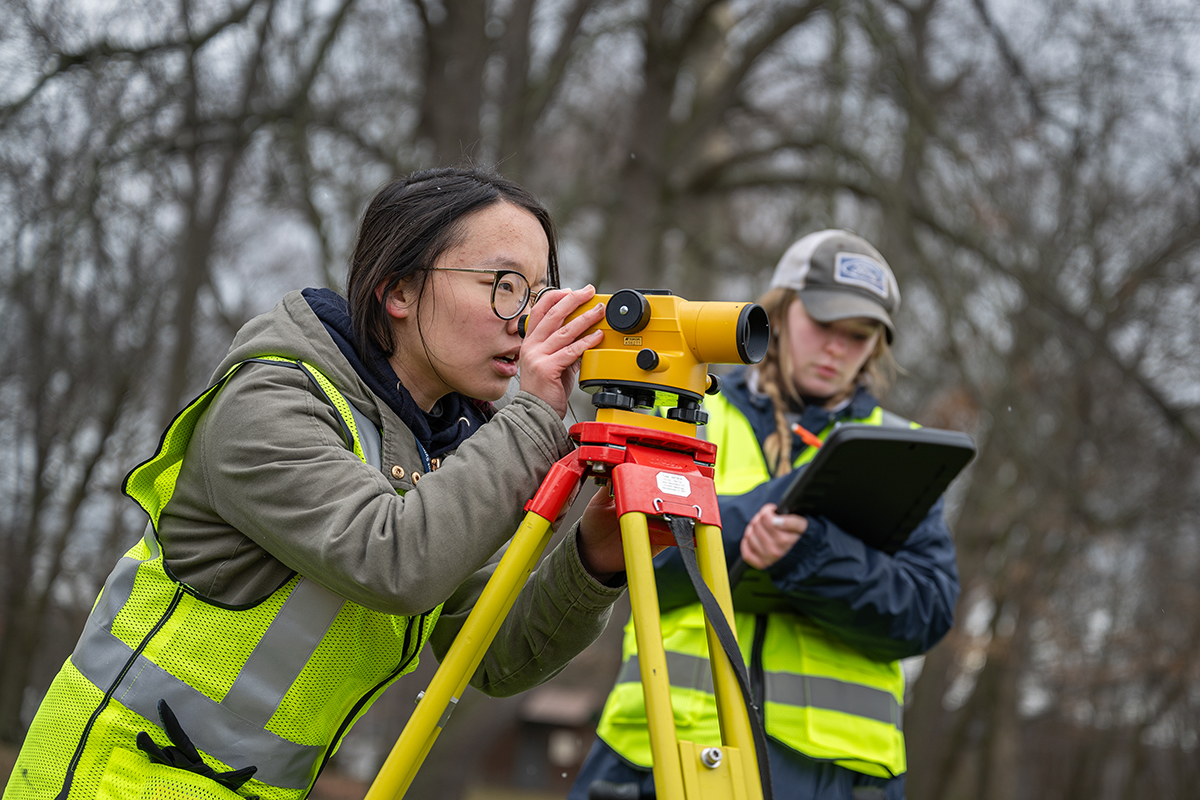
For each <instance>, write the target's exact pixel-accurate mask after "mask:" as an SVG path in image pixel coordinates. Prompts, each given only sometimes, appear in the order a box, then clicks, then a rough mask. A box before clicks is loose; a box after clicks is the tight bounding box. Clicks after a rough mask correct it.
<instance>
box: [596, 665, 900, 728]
mask: <svg viewBox="0 0 1200 800" xmlns="http://www.w3.org/2000/svg"><path fill="white" fill-rule="evenodd" d="M666 656H667V674H668V675H669V676H670V678H671V685H672V686H674V687H676V688H681V689H696V690H698V691H701V692H705V693H707V694H712V693H713V682H712V672H711V670H710V668H709V665H708V659H705V658H700V657H698V656H690V655H685V654H684V653H676V652H672V651H670V650H668V651H666ZM764 677H765V679H766V692H767V698H766V699H767V702H768V703H780V704H781V705H788V706H796V707H799V708H819V709H822V710H825V711H841V712H843V713H846V714H853V715H854V716H856V717H862V718H864V719H870V720H875V721H876V722H882V723H885V724H887V725H894V726H896V729H897V730H902V729H903V728H902V720H903V714H902V713H901V710H900V704H899V703H898V702H896V698H895V697H893V696H892V693H891V692H885V691H884V690H882V689H875V688H872V687H870V686H863V685H862V684H859V683H847V682H846V681H839V680H838V679H836V678H822V677H818V676H816V675H796V674H795V673H791V672H766V673H764ZM641 679H642V678H641V672H640V667H639V666H638V657H637V655H636V654H634V655H632V656H630V657H629V658H628V659H626V660H625V663H623V664H622V665H621V670H620V672H619V673H618V674H617V683H638V682H640V681H641Z"/></svg>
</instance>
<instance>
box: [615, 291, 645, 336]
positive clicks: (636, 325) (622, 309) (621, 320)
mask: <svg viewBox="0 0 1200 800" xmlns="http://www.w3.org/2000/svg"><path fill="white" fill-rule="evenodd" d="M604 321H605V322H607V323H608V326H609V327H610V328H612V329H613V330H614V331H617V332H619V333H637V332H638V331H640V330H641V329H642V328H644V327H646V325H647V324H648V323H649V322H650V301H648V300H647V299H646V297H645V295H643V294H642V293H641V292H638V291H635V290H633V289H622V290H621V291H619V292H617V293H615V294H614V295H613V296H612V297H610V298H608V305H607V306H606V307H605V309H604Z"/></svg>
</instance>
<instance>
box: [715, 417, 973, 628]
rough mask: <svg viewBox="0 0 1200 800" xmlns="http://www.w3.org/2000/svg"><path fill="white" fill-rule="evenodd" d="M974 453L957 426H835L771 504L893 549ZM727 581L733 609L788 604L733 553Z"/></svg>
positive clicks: (762, 611)
mask: <svg viewBox="0 0 1200 800" xmlns="http://www.w3.org/2000/svg"><path fill="white" fill-rule="evenodd" d="M974 457H975V442H974V441H973V440H972V439H971V437H970V436H968V435H967V434H965V433H959V432H958V431H946V430H939V429H936V428H912V429H910V428H883V427H880V426H878V425H861V424H854V423H851V424H846V425H842V426H841V427H839V428H837V429H836V430H834V432H833V433H832V434H830V435H829V437H828V438H827V439H826V440H825V444H823V445H822V446H821V449H820V450H818V451H817V455H816V456H815V457H814V458H813V460H812V461H811V462H809V464H808V466H807V467H805V468H804V469H803V470H801V471H800V472H799V473H797V475H796V479H795V480H794V481H793V482H792V483H791V485H790V486H789V487H788V489H787V491H786V492H785V493H784V496H783V499H782V500H781V501H780V502H779V509H780V510H781V511H783V512H785V513H790V514H801V515H804V516H810V517H815V516H821V517H826V518H827V519H829V520H830V521H832V522H833V523H834V524H835V525H837V526H838V527H839V528H841V529H842V530H844V531H846V532H847V533H849V534H851V535H852V536H856V537H858V538H859V539H862V540H863V541H864V542H866V543H867V544H868V545H870V546H871V547H874V548H876V549H878V550H882V551H884V552H885V553H889V554H890V553H895V552H896V551H897V550H899V549H900V547H901V546H903V544H904V541H905V540H906V539H907V538H908V535H909V534H910V533H912V532H913V529H914V528H916V527H917V525H919V524H921V520H923V519H925V516H926V515H927V514H928V513H929V509H930V508H932V507H933V504H934V503H936V502H937V499H938V498H939V497H941V496H942V494H943V493H944V492H945V491H946V488H947V487H948V486H949V485H950V482H951V481H952V480H954V478H955V477H956V476H957V475H958V473H959V472H961V471H962V469H963V467H965V466H966V465H967V464H968V463H970V461H971V459H972V458H974ZM729 582H730V584H731V586H732V588H733V606H734V608H735V609H737V610H738V611H745V612H749V613H752V614H767V613H770V612H773V611H789V610H791V609H790V606H789V605H788V603H787V601H786V599H785V598H784V596H783V595H782V594H780V593H779V590H778V589H776V588H775V585H774V584H773V583H771V579H770V578H769V577H767V574H766V573H765V572H760V571H759V570H756V569H751V568H749V567H748V565H747V564H746V563H745V562H744V561H742V560H741V557H740V556H739V557H737V558H736V559H734V563H732V564H731V565H730V571H729Z"/></svg>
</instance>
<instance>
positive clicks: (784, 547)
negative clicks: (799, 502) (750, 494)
mask: <svg viewBox="0 0 1200 800" xmlns="http://www.w3.org/2000/svg"><path fill="white" fill-rule="evenodd" d="M806 530H808V517H801V516H797V515H796V514H779V513H777V510H776V508H775V504H774V503H767V504H766V505H765V506H763V507H762V508H760V509H759V510H758V513H757V514H755V515H754V516H753V517H751V518H750V522H749V523H748V524H747V525H746V532H745V534H744V535H743V536H742V545H741V551H742V559H743V560H744V561H745V562H746V563H747V564H749V565H750V566H752V567H754V568H755V569H766V568H767V567H769V566H771V565H772V564H774V563H775V562H776V561H778V560H779V559H781V558H783V557H784V556H785V555H786V554H787V552H788V551H789V550H791V549H792V547H794V546H795V544H796V542H798V541H800V537H801V535H803V533H804V532H805V531H806Z"/></svg>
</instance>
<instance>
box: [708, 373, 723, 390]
mask: <svg viewBox="0 0 1200 800" xmlns="http://www.w3.org/2000/svg"><path fill="white" fill-rule="evenodd" d="M719 391H721V379H720V378H718V377H717V376H716V375H713V374H712V373H711V372H710V373H708V387H707V388H706V389H705V390H704V393H705V394H716V393H717V392H719Z"/></svg>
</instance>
